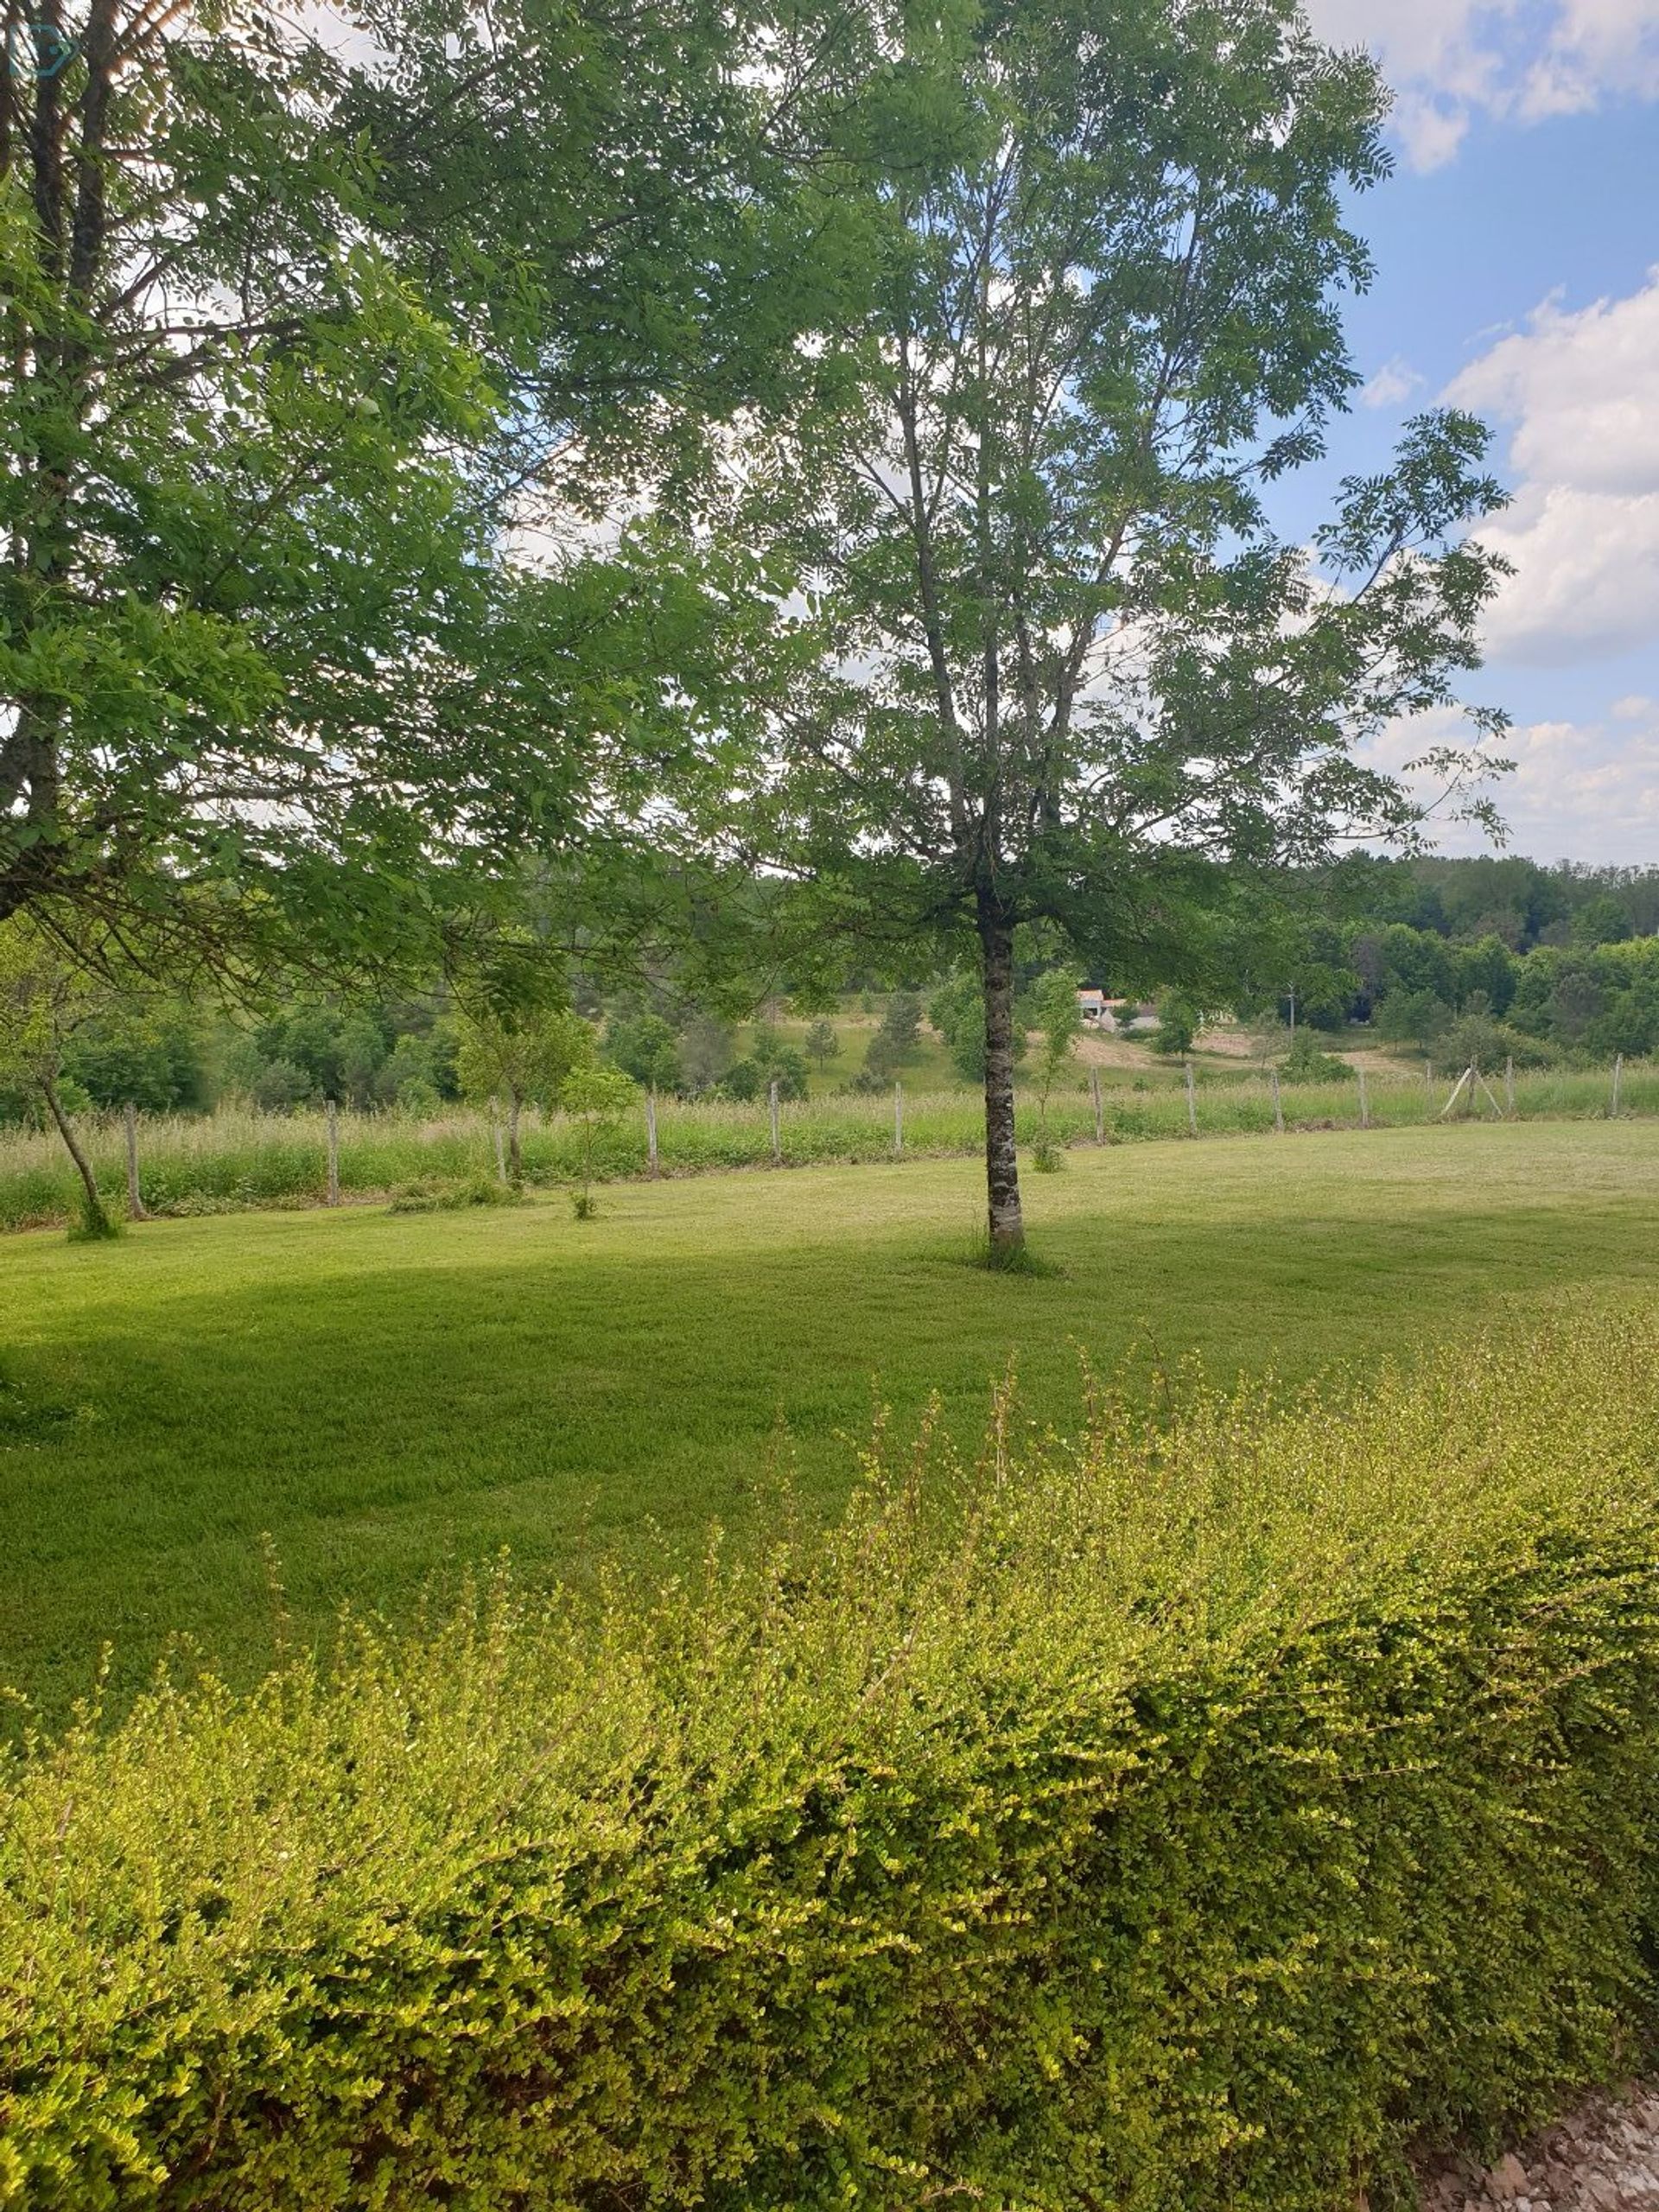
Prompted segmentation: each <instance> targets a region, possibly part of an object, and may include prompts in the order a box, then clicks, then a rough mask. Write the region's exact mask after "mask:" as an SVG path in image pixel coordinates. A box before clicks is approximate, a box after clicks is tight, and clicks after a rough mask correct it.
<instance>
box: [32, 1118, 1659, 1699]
mask: <svg viewBox="0 0 1659 2212" xmlns="http://www.w3.org/2000/svg"><path fill="white" fill-rule="evenodd" d="M1027 1198H1028V1207H1029V1215H1030V1219H1031V1224H1032V1229H1033V1236H1034V1239H1035V1241H1036V1242H1037V1243H1038V1245H1039V1249H1040V1250H1041V1252H1042V1253H1043V1255H1045V1256H1046V1258H1047V1259H1048V1260H1050V1261H1052V1262H1054V1263H1055V1265H1056V1267H1057V1268H1058V1272H1057V1273H1055V1274H1051V1275H1047V1276H1042V1277H1034V1278H1014V1279H1009V1278H1006V1277H996V1276H992V1275H989V1274H985V1273H983V1272H982V1271H980V1270H977V1269H976V1268H973V1267H972V1266H970V1265H969V1263H968V1255H969V1249H970V1246H971V1242H972V1238H973V1235H974V1231H975V1229H976V1223H977V1220H978V1214H979V1185H978V1175H977V1170H976V1166H975V1165H974V1164H973V1163H971V1162H968V1161H944V1162H919V1161H918V1162H916V1163H915V1164H913V1165H904V1166H895V1167H893V1168H880V1167H862V1168H850V1169H812V1170H804V1171H798V1172H790V1173H757V1174H741V1175H728V1176H721V1177H713V1176H711V1177H707V1178H704V1179H699V1180H695V1181H685V1182H677V1183H664V1184H658V1185H645V1184H636V1185H619V1186H614V1187H613V1188H610V1189H608V1190H607V1191H606V1192H604V1194H603V1211H602V1213H601V1217H600V1218H599V1219H597V1220H596V1221H594V1222H591V1223H588V1224H580V1223H577V1222H576V1221H575V1220H573V1219H572V1217H571V1216H570V1213H569V1208H568V1205H566V1204H565V1202H564V1201H563V1199H562V1198H549V1199H545V1200H543V1201H542V1202H540V1203H538V1204H537V1205H531V1206H527V1207H525V1208H524V1209H523V1210H521V1211H496V1210H491V1211H480V1212H477V1213H472V1214H464V1215H453V1214H450V1215H426V1216H404V1217H392V1216H389V1215H387V1214H385V1212H383V1211H379V1210H378V1209H376V1210H368V1209H363V1210H347V1211H342V1212H340V1213H336V1214H324V1213H304V1214H243V1215H234V1216H228V1217H217V1218H213V1219H207V1220H201V1221H195V1222H162V1223H156V1224H149V1225H147V1226H145V1227H143V1228H140V1229H138V1230H135V1231H134V1232H132V1233H131V1234H130V1235H129V1236H127V1237H126V1238H124V1240H123V1241H122V1242H121V1243H119V1244H117V1245H114V1246H111V1247H96V1246H91V1247H88V1246H79V1247H76V1246H71V1245H69V1244H67V1243H65V1242H64V1240H63V1239H62V1237H61V1236H58V1235H55V1234H42V1235H35V1236H13V1237H9V1238H6V1239H4V1240H3V1241H0V1376H3V1379H4V1381H5V1382H6V1383H8V1384H10V1386H11V1387H10V1390H9V1391H8V1392H6V1393H3V1394H0V1485H3V1499H4V1509H3V1537H4V1541H3V1544H0V1676H3V1678H4V1679H6V1680H8V1681H11V1682H14V1683H16V1684H18V1685H20V1686H22V1688H25V1689H26V1690H28V1691H29V1693H30V1694H32V1695H35V1696H36V1697H38V1698H40V1699H41V1700H42V1701H43V1703H44V1704H45V1706H46V1707H47V1708H48V1710H58V1709H60V1708H61V1706H62V1704H63V1702H64V1700H66V1699H67V1697H69V1696H71V1695H73V1694H76V1693H78V1692H79V1691H80V1690H82V1689H84V1688H86V1686H87V1685H88V1684H89V1683H90V1682H91V1681H92V1678H93V1675H94V1673H95V1670H96V1667H97V1664H98V1653H99V1647H100V1645H102V1644H103V1643H105V1642H106V1641H108V1642H110V1643H112V1645H113V1647H114V1662H113V1666H114V1675H113V1679H114V1681H115V1683H116V1684H117V1686H118V1688H125V1687H127V1686H130V1684H131V1683H132V1682H134V1681H136V1680H137V1679H138V1678H139V1677H140V1676H141V1675H143V1673H144V1672H146V1671H147V1670H148V1669H149V1668H150V1667H151V1666H152V1665H153V1664H154V1662H155V1660H156V1656H157V1654H158V1652H159V1651H160V1650H161V1649H162V1647H163V1645H164V1643H165V1642H166V1640H167V1638H168V1636H169V1635H170V1634H171V1633H173V1632H175V1631H180V1630H184V1631H189V1632H192V1633H193V1634H194V1636H195V1637H197V1638H198V1639H199V1640H200V1644H201V1645H202V1646H203V1647H205V1649H206V1650H207V1652H208V1654H209V1655H210V1656H212V1657H213V1659H214V1660H215V1662H223V1663H224V1664H226V1666H228V1667H229V1668H230V1669H231V1670H232V1672H233V1673H234V1674H236V1675H245V1674H246V1673H247V1672H248V1671H249V1670H251V1669H254V1668H256V1667H257V1666H258V1665H260V1664H261V1663H263V1662H264V1661H265V1660H266V1659H267V1658H268V1656H270V1650H271V1648H272V1632H273V1618H274V1614H273V1604H272V1599H271V1597H270V1583H269V1579H268V1572H267V1566H266V1554H265V1551H264V1548H262V1543H261V1538H262V1535H264V1533H266V1532H269V1535H270V1539H271V1541H272V1545H273V1546H274V1551H275V1554H276V1557H277V1560H278V1561H279V1562H280V1569H281V1575H282V1580H283V1584H284V1585H285V1587H286V1591H287V1602H288V1605H289V1609H290V1611H291V1615H292V1618H293V1622H294V1625H295V1630H296V1632H301V1633H312V1632H315V1630H319V1629H320V1628H321V1627H323V1626H325V1625H326V1624H327V1621H328V1619H329V1618H330V1617H331V1616H332V1614H333V1612H334V1609H335V1608H336V1607H337V1606H338V1605H340V1603H341V1602H342V1601H343V1600H350V1601H351V1602H352V1603H353V1604H354V1605H358V1606H360V1607H371V1608H381V1607H384V1608H386V1609H388V1610H390V1611H391V1612H393V1613H394V1614H397V1613H399V1612H402V1611H406V1610H407V1609H408V1608H409V1607H410V1605H413V1603H414V1602H415V1600H416V1597H417V1595H418V1593H419V1592H420V1590H421V1589H422V1587H423V1585H424V1584H426V1583H427V1582H428V1580H429V1578H431V1577H432V1576H433V1575H434V1573H437V1574H438V1575H439V1576H440V1577H442V1576H444V1575H447V1574H453V1573H454V1572H455V1570H456V1569H457V1568H458V1567H460V1566H461V1564H463V1563H465V1562H468V1561H472V1560H479V1559H481V1558H486V1557H487V1556H489V1555H491V1554H493V1553H494V1552H496V1551H497V1550H498V1549H499V1548H500V1547H502V1546H504V1545H505V1546H508V1547H510V1548H511V1549H512V1552H513V1554H514V1555H515V1557H516V1558H517V1560H518V1561H519V1563H520V1565H521V1567H522V1568H523V1569H524V1571H526V1572H528V1573H533V1574H536V1575H538V1576H541V1575H547V1574H557V1573H573V1572H574V1573H583V1574H585V1573H588V1572H589V1571H590V1570H591V1567H592V1565H593V1562H594V1560H595V1559H596V1558H597V1557H599V1556H601V1555H602V1554H605V1553H606V1552H607V1550H609V1551H616V1550H618V1549H623V1550H637V1549H638V1548H639V1546H640V1544H641V1541H642V1539H643V1536H644V1532H645V1530H646V1529H647V1528H648V1526H649V1525H650V1523H651V1522H653V1521H654V1522H658V1523H659V1524H661V1526H662V1528H663V1529H664V1532H665V1540H666V1541H668V1543H670V1544H671V1545H675V1544H682V1543H684V1542H686V1541H690V1540H693V1539H694V1538H696V1536H697V1535H698V1533H699V1532H700V1530H701V1529H702V1527H703V1526H704V1525H705V1524H706V1523H707V1522H709V1520H710V1519H711V1518H714V1517H719V1518H720V1519H721V1520H723V1521H725V1522H728V1523H730V1524H732V1525H734V1527H736V1528H738V1529H741V1528H743V1527H745V1526H748V1525H753V1519H754V1516H755V1515H756V1513H757V1511H758V1510H761V1509H760V1505H759V1503H758V1502H759V1501H760V1500H762V1499H764V1498H766V1497H768V1496H769V1495H770V1492H769V1490H768V1484H767V1478H766V1462H767V1459H768V1453H769V1450H770V1449H771V1448H772V1445H773V1442H774V1440H775V1436H776V1433H777V1432H778V1429H779V1425H780V1424H785V1425H786V1426H787V1429H788V1432H789V1434H790V1436H791V1439H792V1443H793V1451H794V1453H795V1458H796V1463H797V1480H798V1487H799V1489H800V1491H801V1492H802V1494H803V1495H804V1497H805V1499H806V1500H807V1501H808V1503H809V1504H810V1506H811V1507H812V1508H813V1509H814V1510H825V1511H827V1510H829V1509H830V1507H831V1506H832V1505H833V1503H834V1502H835V1501H836V1499H837V1498H839V1497H841V1496H842V1495H843V1494H844V1493H845V1491H846V1490H847V1488H848V1487H849V1484H850V1482H851V1481H852V1480H853V1479H854V1477H855V1459H856V1452H857V1448H858V1446H859V1445H860V1443H861V1441H862V1440H864V1439H865V1437H866V1436H867V1435H868V1427H869V1421H870V1416H871V1409H872V1406H873V1404H874V1402H875V1399H876V1398H877V1396H879V1397H880V1399H882V1400H884V1401H886V1402H888V1403H890V1404H891V1406H892V1407H893V1411H894V1414H895V1416H896V1419H897V1421H898V1423H899V1425H900V1427H903V1426H904V1425H905V1424H913V1423H914V1421H916V1419H917V1418H918V1414H919V1411H920V1409H921V1408H922V1407H923V1405H924V1403H925V1400H926V1398H927V1395H928V1394H929V1393H930V1392H931V1391H934V1390H937V1391H938V1392H939V1393H940V1394H941V1395H942V1397H943V1400H944V1407H945V1409H946V1414H947V1418H948V1421H949V1424H950V1427H951V1428H952V1430H953V1432H954V1433H957V1435H958V1436H959V1437H961V1438H962V1439H963V1440H964V1441H965V1442H969V1443H971V1441H972V1440H973V1439H974V1437H975V1435H976V1432H977V1430H978V1427H979V1425H980V1424H981V1422H982V1418H983V1414H984V1411H985V1408H986V1404H987V1398H988V1389H989V1386H990V1384H991V1382H992V1380H993V1378H994V1377H995V1376H997V1375H999V1374H1000V1373H1001V1371H1002V1370H1004V1369H1005V1368H1006V1366H1007V1362H1008V1360H1009V1357H1010V1355H1011V1354H1014V1355H1017V1358H1018V1363H1019V1372H1020V1384H1021V1391H1022V1398H1023V1402H1024V1406H1025V1408H1026V1410H1027V1412H1028V1413H1029V1414H1033V1415H1034V1416H1039V1417H1042V1418H1049V1417H1052V1418H1054V1419H1056V1420H1057V1421H1068V1420H1070V1419H1071V1418H1073V1417H1074V1416H1075V1414H1076V1409H1077V1354H1076V1349H1075V1347H1076V1346H1077V1345H1078V1344H1080V1345H1082V1346H1084V1347H1085V1348H1086V1349H1087V1350H1088V1351H1089V1352H1090V1355H1091V1357H1093V1358H1094V1359H1095V1360H1096V1362H1098V1363H1101V1364H1103V1365H1107V1366H1109V1365H1110V1364H1112V1363H1115V1362H1116V1361H1117V1360H1119V1359H1120V1358H1121V1357H1122V1356H1123V1355H1124V1354H1125V1352H1126V1351H1129V1350H1131V1349H1132V1348H1133V1347H1134V1346H1135V1344H1136V1342H1137V1340H1140V1341H1142V1342H1144V1341H1145V1340H1147V1339H1148V1338H1149V1339H1150V1340H1151V1342H1153V1343H1154V1344H1155V1345H1156V1346H1157V1348H1158V1351H1159V1352H1160V1354H1161V1355H1162V1356H1163V1357H1165V1358H1166V1359H1173V1358H1175V1357H1178V1356H1179V1355H1181V1354H1183V1353H1185V1352H1188V1351H1194V1350H1196V1351H1198V1352H1200V1353H1201V1354H1202V1355H1203V1356H1204V1357H1205V1360H1206V1362H1207V1363H1209V1364H1210V1366H1211V1370H1213V1371H1214V1372H1216V1373H1217V1374H1219V1375H1222V1376H1233V1375H1235V1374H1236V1373H1238V1372H1239V1371H1240V1370H1243V1371H1246V1372H1249V1373H1253V1374H1260V1373H1262V1372H1263V1371H1265V1370H1272V1371H1273V1372H1274V1375H1276V1376H1278V1377H1280V1378H1281V1379H1282V1381H1284V1382H1285V1383H1293V1382H1300V1381H1301V1380H1303V1379H1305V1378H1306V1377H1308V1376H1311V1375H1313V1374H1314V1373H1316V1372H1319V1371H1320V1370H1325V1369H1328V1368H1331V1367H1332V1366H1344V1367H1347V1368H1349V1369H1351V1370H1359V1371H1363V1369H1364V1367H1365V1366H1366V1365H1367V1364H1368V1363H1373V1362H1375V1361H1376V1360H1378V1359H1380V1358H1382V1357H1385V1356H1386V1355H1388V1354H1389V1353H1391V1352H1394V1351H1408V1350H1409V1348H1410V1347H1411V1346H1412V1345H1413V1344H1414V1343H1417V1342H1420V1341H1421V1340H1422V1339H1424V1338H1430V1337H1437V1336H1444V1335H1446V1334H1447V1333H1449V1332H1453V1331H1456V1330H1459V1329H1462V1328H1464V1327H1466V1326H1470V1325H1478V1324H1480V1323H1482V1322H1484V1321H1488V1320H1491V1319H1492V1318H1493V1317H1494V1316H1497V1315H1499V1314H1501V1313H1503V1310H1504V1309H1505V1307H1506V1306H1508V1305H1509V1304H1510V1302H1512V1301H1521V1302H1522V1303H1530V1302H1532V1301H1535V1300H1538V1299H1540V1298H1542V1297H1546V1296H1548V1295H1549V1294H1553V1293H1555V1292H1557V1291H1559V1290H1560V1289H1563V1288H1567V1287H1586V1286H1587V1287H1594V1288H1596V1289H1597V1290H1599V1291H1605V1292H1608V1293H1611V1294H1630V1293H1631V1292H1632V1291H1637V1292H1644V1291H1646V1290H1648V1289H1649V1287H1650V1286H1651V1284H1652V1282H1653V1280H1654V1258H1655V1253H1656V1249H1659V1126H1656V1125H1654V1124H1651V1123H1624V1124H1619V1123H1612V1124H1608V1123H1583V1122H1580V1123H1558V1124H1539V1123H1533V1124H1527V1125H1518V1126H1513V1127H1484V1128H1483V1127H1478V1126H1471V1127H1466V1128H1448V1129H1444V1130H1393V1131H1378V1132H1373V1133H1370V1134H1369V1135H1358V1134H1341V1135H1337V1134H1330V1135H1309V1136H1300V1137H1291V1138H1286V1139H1281V1140H1275V1139H1273V1138H1249V1139H1239V1140H1233V1141H1216V1142H1211V1143H1204V1144H1197V1145H1187V1144H1178V1143H1172V1144H1165V1145H1159V1146H1143V1147H1134V1148H1132V1149H1130V1148H1124V1149H1121V1150H1107V1151H1104V1152H1098V1153H1096V1152H1092V1151H1090V1152H1086V1153H1075V1154H1072V1155H1071V1163H1070V1166H1069V1168H1068V1170H1067V1172H1066V1173H1064V1174H1061V1175H1057V1176H1052V1177H1041V1176H1036V1175H1032V1176H1030V1177H1029V1178H1028V1181H1027ZM19 1408H21V1412H20V1411H19Z"/></svg>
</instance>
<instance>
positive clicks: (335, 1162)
mask: <svg viewBox="0 0 1659 2212" xmlns="http://www.w3.org/2000/svg"><path fill="white" fill-rule="evenodd" d="M328 1203H329V1205H331V1206H337V1205H339V1204H340V1104H339V1102H338V1100H336V1099H333V1098H331V1099H330V1100H329V1101H328Z"/></svg>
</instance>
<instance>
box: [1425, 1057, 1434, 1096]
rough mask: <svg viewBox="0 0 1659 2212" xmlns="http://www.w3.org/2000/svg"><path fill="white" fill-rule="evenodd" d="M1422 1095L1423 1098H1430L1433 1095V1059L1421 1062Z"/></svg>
mask: <svg viewBox="0 0 1659 2212" xmlns="http://www.w3.org/2000/svg"><path fill="white" fill-rule="evenodd" d="M1423 1096H1424V1097H1425V1098H1432V1097H1433V1096H1434V1063H1433V1060H1425V1061H1424V1062H1423Z"/></svg>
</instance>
